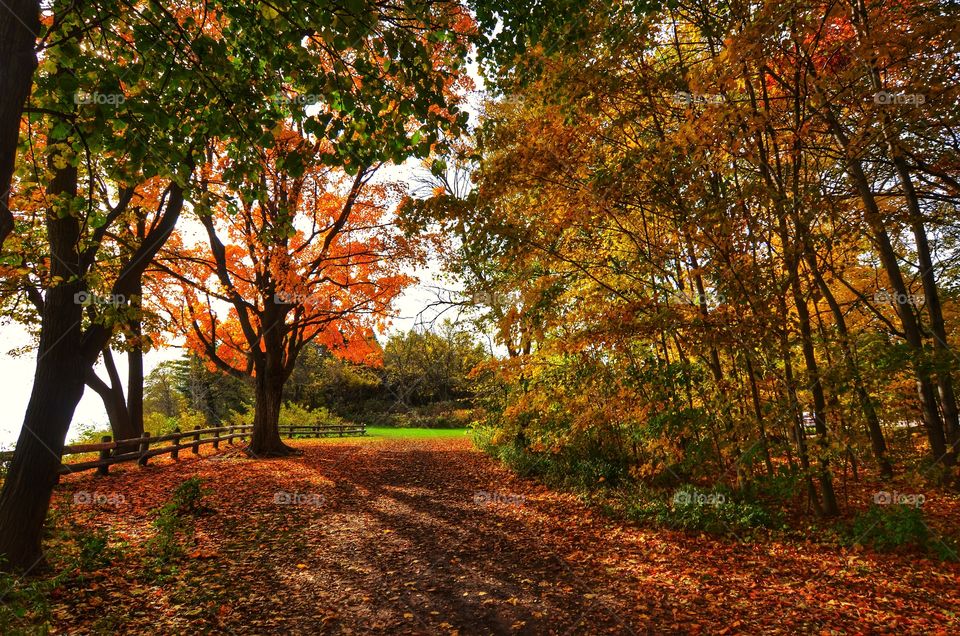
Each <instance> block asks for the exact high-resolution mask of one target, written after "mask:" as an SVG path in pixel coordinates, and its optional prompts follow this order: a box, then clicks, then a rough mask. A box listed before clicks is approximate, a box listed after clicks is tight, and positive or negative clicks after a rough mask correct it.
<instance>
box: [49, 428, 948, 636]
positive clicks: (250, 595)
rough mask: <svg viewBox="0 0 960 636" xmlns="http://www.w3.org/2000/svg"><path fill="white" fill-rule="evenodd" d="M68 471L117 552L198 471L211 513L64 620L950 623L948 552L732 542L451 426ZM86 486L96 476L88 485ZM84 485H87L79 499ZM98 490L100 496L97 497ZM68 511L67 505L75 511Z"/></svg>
mask: <svg viewBox="0 0 960 636" xmlns="http://www.w3.org/2000/svg"><path fill="white" fill-rule="evenodd" d="M299 445H300V446H301V448H303V449H304V450H305V455H304V456H303V457H298V458H292V459H289V460H283V461H271V462H254V461H250V460H247V459H244V458H242V457H240V456H237V455H233V456H229V455H228V456H226V457H222V456H221V457H218V458H206V459H201V460H189V461H183V462H181V463H180V464H179V466H172V465H164V466H155V467H148V468H146V469H144V470H138V469H135V468H132V469H128V470H124V471H123V472H121V473H119V474H117V475H115V476H111V477H106V478H91V477H82V478H72V479H70V480H68V481H67V482H65V483H64V484H63V485H62V486H61V487H60V491H61V493H60V497H61V498H63V499H71V498H73V497H75V496H76V493H78V492H80V493H85V492H91V491H92V492H96V493H97V494H98V495H110V494H112V495H114V499H113V500H114V501H116V500H117V499H118V497H117V495H120V496H122V498H123V504H122V505H100V506H98V505H91V506H88V507H87V508H90V510H80V511H78V512H74V513H72V514H73V515H80V516H81V517H82V518H83V523H84V524H86V525H90V524H97V525H101V526H109V527H110V528H111V529H112V531H113V532H114V533H115V535H116V536H119V537H121V538H124V539H126V540H127V541H128V542H129V543H130V546H131V548H130V549H132V550H135V549H136V546H138V545H142V543H143V540H144V539H145V538H146V537H147V536H148V535H149V532H150V518H151V517H150V513H149V510H150V509H152V508H155V507H156V506H158V505H160V504H161V503H162V502H163V501H164V499H165V498H166V497H168V496H169V492H170V490H171V489H172V487H173V486H174V485H175V484H176V483H178V482H179V481H180V480H182V479H184V478H186V477H188V476H192V475H200V476H201V477H203V478H204V479H206V480H207V481H208V483H210V484H211V485H212V487H213V489H214V492H213V493H212V494H211V495H210V496H209V497H208V499H209V501H210V505H211V507H212V509H213V511H212V512H211V513H210V514H206V515H203V516H201V517H200V518H199V519H198V520H197V541H198V543H197V547H196V549H195V550H194V551H193V552H192V553H191V554H190V555H189V556H188V557H186V558H184V560H183V565H182V568H181V570H180V571H179V572H178V573H176V574H175V575H174V576H171V577H170V579H169V580H167V581H160V582H157V581H155V580H146V579H145V578H144V576H143V573H142V572H141V571H140V568H139V566H138V565H136V564H135V563H128V564H126V565H125V564H122V563H119V564H114V565H111V566H109V567H107V568H105V569H104V570H102V571H100V572H98V573H96V574H95V575H94V576H93V577H92V578H91V580H89V581H88V582H87V583H85V584H83V585H80V586H77V587H76V588H75V589H73V588H72V589H68V590H64V591H63V592H62V598H61V599H60V601H59V602H58V603H57V604H56V605H55V607H54V608H53V611H54V616H55V617H56V618H57V620H56V623H55V625H54V628H55V629H57V630H58V631H62V632H69V633H84V632H91V631H92V632H97V631H104V632H110V631H115V630H117V629H123V630H125V631H126V630H132V631H135V632H137V633H181V632H190V633H197V632H211V633H235V634H265V633H297V634H313V633H343V634H350V633H353V634H369V633H401V634H403V633H409V634H451V633H459V634H510V633H524V634H592V633H618V634H620V633H622V634H631V633H634V634H645V633H700V632H702V633H758V632H770V633H785V634H787V633H789V634H793V633H798V632H802V633H830V632H831V631H832V630H843V631H845V632H849V631H856V632H863V633H866V632H874V633H876V632H880V633H884V632H889V633H898V634H899V633H931V632H937V631H940V630H943V631H944V633H948V632H953V633H956V632H957V631H958V630H960V622H958V621H957V618H956V617H954V616H953V612H956V611H957V610H958V609H960V591H958V590H960V587H958V585H957V584H958V583H960V575H958V568H957V567H956V566H954V565H944V564H940V563H934V562H931V561H927V560H923V559H917V558H911V557H908V556H888V555H871V554H864V553H862V552H854V551H850V552H847V551H840V550H837V549H833V548H825V547H820V546H815V545H806V544H803V545H793V544H779V543H773V544H770V543H757V544H738V543H736V542H730V541H723V540H717V539H713V538H706V537H695V536H691V535H686V534H682V533H670V532H656V531H652V530H645V529H640V528H634V527H631V526H624V525H620V524H617V523H615V522H612V521H609V520H607V519H605V518H604V517H602V516H600V515H599V514H597V513H593V512H590V511H588V510H587V509H586V508H584V507H583V506H582V505H581V504H579V503H578V502H577V501H575V500H574V499H573V498H572V497H570V496H567V495H560V494H557V493H552V492H549V491H547V490H546V489H544V488H543V487H541V486H539V485H536V484H534V483H531V482H528V481H524V480H519V479H516V478H513V477H512V476H511V475H510V474H509V473H508V472H507V471H505V470H504V469H502V468H500V467H499V466H497V465H495V464H494V463H492V462H491V461H490V460H489V459H488V458H486V457H485V456H483V455H481V454H479V453H478V452H477V451H475V450H473V449H472V448H471V446H470V443H469V441H467V440H466V439H464V440H460V439H455V440H431V441H427V440H424V441H413V440H410V441H407V440H404V441H340V442H333V443H330V442H327V443H317V442H302V443H299ZM91 489H95V490H91ZM94 499H95V500H96V497H94ZM103 499H104V497H103V496H101V497H100V500H103ZM74 508H75V509H76V508H79V506H74Z"/></svg>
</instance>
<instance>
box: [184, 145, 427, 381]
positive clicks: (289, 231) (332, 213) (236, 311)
mask: <svg viewBox="0 0 960 636" xmlns="http://www.w3.org/2000/svg"><path fill="white" fill-rule="evenodd" d="M314 148H315V145H314V144H311V143H310V142H308V141H307V140H306V139H304V138H302V137H300V136H299V135H298V134H297V133H296V132H294V131H292V130H290V129H287V128H283V129H281V130H280V131H279V132H278V134H277V136H276V144H275V145H274V146H273V147H272V148H269V149H267V150H265V151H263V152H262V154H261V161H262V177H261V179H260V181H259V182H257V183H250V184H248V185H249V186H250V187H249V189H247V188H245V189H244V190H243V191H240V190H236V189H231V188H228V187H227V186H226V185H224V184H223V182H222V180H221V179H219V178H218V174H219V172H220V171H224V170H227V169H228V168H229V161H228V160H226V159H225V158H223V157H219V158H216V159H215V160H214V161H213V162H211V164H210V166H208V167H206V168H205V170H208V178H207V183H208V184H209V185H208V188H209V191H208V192H206V193H205V196H206V197H207V198H208V199H209V200H211V201H216V202H218V203H216V204H215V205H213V209H212V210H211V212H212V216H211V217H209V219H208V220H203V219H201V221H202V223H204V224H205V225H206V226H207V227H206V228H205V229H204V231H203V232H202V233H200V234H199V237H189V238H188V237H187V236H186V235H185V234H181V235H179V236H177V237H176V238H175V239H174V240H173V241H171V245H172V246H174V249H172V250H171V252H170V253H169V254H168V258H167V261H166V262H167V263H168V265H169V266H170V267H171V270H172V271H171V273H170V274H169V275H168V276H167V280H166V282H167V285H168V289H179V293H178V294H173V295H171V294H167V298H168V301H167V303H166V304H167V308H168V313H169V314H170V316H171V317H172V318H173V323H174V325H175V326H176V330H177V331H178V333H179V334H180V335H182V336H184V337H185V338H186V343H187V346H188V347H190V348H191V349H193V350H194V351H196V352H198V353H201V354H204V355H207V356H208V357H211V358H215V359H217V361H218V364H222V365H226V366H229V367H232V368H233V369H235V370H238V371H243V372H254V373H255V372H256V367H257V366H258V365H257V364H256V363H255V362H256V360H258V359H259V358H258V356H259V354H261V353H265V352H267V350H268V349H269V348H270V347H273V348H274V349H273V353H274V354H277V353H278V352H279V354H282V356H283V358H284V362H283V364H284V365H292V363H293V358H294V357H295V355H296V351H297V350H298V348H299V347H300V346H302V345H303V344H304V343H306V342H309V341H311V340H316V341H317V342H319V343H321V344H323V345H324V346H325V347H326V348H327V349H329V350H330V351H333V352H334V353H336V354H337V355H339V356H342V357H345V358H348V359H350V360H356V361H370V360H375V359H376V358H377V356H378V352H379V348H378V347H376V346H374V345H375V341H374V340H373V338H372V333H373V331H372V330H373V328H374V327H379V326H382V325H383V323H384V321H385V320H386V319H387V317H388V316H389V314H390V311H391V306H392V303H393V301H394V300H395V299H396V298H397V296H399V294H400V293H401V292H402V290H403V289H404V288H405V287H406V286H408V285H409V284H411V282H413V279H412V278H411V277H409V276H407V275H404V274H402V273H401V271H400V268H401V267H402V264H403V262H405V261H407V260H409V259H411V258H415V257H416V254H417V253H418V250H419V249H420V248H419V246H418V245H417V243H416V242H415V241H411V240H409V239H405V238H403V237H401V236H400V234H399V232H398V231H397V230H396V229H395V227H394V226H393V224H392V223H391V220H390V212H391V211H390V207H389V206H390V201H391V188H390V186H389V185H383V184H368V183H366V181H368V180H369V176H370V175H369V174H367V173H363V174H362V175H361V176H359V177H356V178H354V177H349V176H347V175H345V174H343V173H340V172H336V171H333V170H331V169H329V168H327V167H325V166H322V165H320V164H318V163H315V162H311V161H307V163H306V164H298V163H297V161H293V160H292V159H291V157H294V156H300V160H302V159H304V157H303V156H302V154H301V155H298V154H297V153H303V152H305V151H311V150H312V149H314ZM300 160H298V161H300ZM296 165H301V166H302V170H301V169H300V168H294V167H292V166H296ZM210 232H212V233H213V235H214V237H215V238H214V239H213V242H212V243H211V242H210V240H209V236H207V235H208V234H209V233H210ZM219 244H222V247H220V246H219ZM270 343H272V344H270ZM371 343H373V344H371Z"/></svg>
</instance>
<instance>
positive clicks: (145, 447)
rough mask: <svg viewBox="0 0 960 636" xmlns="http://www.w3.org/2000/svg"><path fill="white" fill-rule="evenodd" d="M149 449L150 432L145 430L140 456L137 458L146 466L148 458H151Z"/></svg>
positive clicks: (138, 461) (139, 462)
mask: <svg viewBox="0 0 960 636" xmlns="http://www.w3.org/2000/svg"><path fill="white" fill-rule="evenodd" d="M148 450H150V433H149V432H148V431H144V432H143V436H142V437H141V438H140V458H139V459H138V460H137V463H138V464H140V465H141V466H146V465H147V460H148V459H150V458H149V457H147V451H148Z"/></svg>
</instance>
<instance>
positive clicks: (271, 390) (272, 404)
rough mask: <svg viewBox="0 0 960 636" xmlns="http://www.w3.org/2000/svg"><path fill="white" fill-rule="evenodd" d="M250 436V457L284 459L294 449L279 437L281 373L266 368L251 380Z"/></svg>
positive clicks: (281, 395)
mask: <svg viewBox="0 0 960 636" xmlns="http://www.w3.org/2000/svg"><path fill="white" fill-rule="evenodd" d="M254 397H255V400H256V402H255V404H254V412H253V433H252V434H251V435H250V445H249V446H248V448H247V453H248V454H249V455H251V456H252V457H285V456H287V455H290V454H293V453H294V452H295V451H296V449H294V448H292V447H290V446H287V445H286V444H285V443H284V442H283V440H282V439H281V438H280V405H281V403H282V400H283V374H282V373H280V374H277V373H276V372H274V373H270V372H269V371H267V370H266V369H265V370H263V372H259V371H258V373H257V376H256V378H254Z"/></svg>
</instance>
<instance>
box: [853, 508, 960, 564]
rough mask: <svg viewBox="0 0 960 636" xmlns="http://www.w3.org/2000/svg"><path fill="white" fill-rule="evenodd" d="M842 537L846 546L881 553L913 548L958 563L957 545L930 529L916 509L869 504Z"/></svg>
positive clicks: (919, 510)
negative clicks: (854, 546) (863, 546)
mask: <svg viewBox="0 0 960 636" xmlns="http://www.w3.org/2000/svg"><path fill="white" fill-rule="evenodd" d="M845 535H846V536H845V539H846V542H847V543H850V544H866V545H870V546H872V547H873V548H874V549H875V550H878V551H881V552H884V551H892V550H898V549H916V550H921V551H924V552H931V553H933V554H935V555H937V556H939V557H940V558H941V559H944V560H952V561H956V560H957V547H956V545H954V543H953V542H952V541H951V540H949V539H945V538H942V537H939V536H937V535H936V534H934V533H933V532H932V531H931V530H930V527H929V526H928V525H927V523H926V521H925V519H924V516H923V511H922V510H921V509H920V508H919V506H909V505H903V504H892V505H888V506H876V505H872V506H870V507H869V508H868V509H867V510H866V511H864V512H862V513H860V514H858V515H857V516H856V517H855V518H854V520H853V522H852V523H851V524H850V526H849V528H848V529H847V531H846V533H845Z"/></svg>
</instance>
